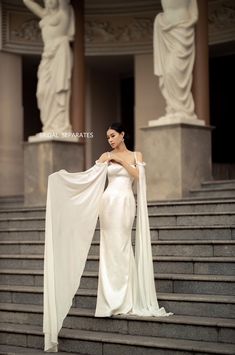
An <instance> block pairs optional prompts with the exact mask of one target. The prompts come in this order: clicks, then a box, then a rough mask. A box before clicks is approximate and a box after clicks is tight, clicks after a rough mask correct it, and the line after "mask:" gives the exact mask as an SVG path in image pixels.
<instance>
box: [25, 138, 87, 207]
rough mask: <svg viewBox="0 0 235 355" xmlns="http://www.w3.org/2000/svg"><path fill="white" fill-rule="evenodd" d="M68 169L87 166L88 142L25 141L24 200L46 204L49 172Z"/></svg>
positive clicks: (36, 203) (27, 202)
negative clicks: (86, 147)
mask: <svg viewBox="0 0 235 355" xmlns="http://www.w3.org/2000/svg"><path fill="white" fill-rule="evenodd" d="M61 169H65V170H67V171H69V172H78V171H83V170H84V146H83V145H82V144H80V143H71V142H61V141H55V140H52V141H48V142H33V143H28V142H25V143H24V197H25V200H24V204H25V205H26V206H43V205H45V204H46V194H47V181H48V176H49V175H50V174H52V173H53V172H55V171H58V170H61Z"/></svg>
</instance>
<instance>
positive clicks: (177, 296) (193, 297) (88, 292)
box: [0, 285, 235, 304]
mask: <svg viewBox="0 0 235 355" xmlns="http://www.w3.org/2000/svg"><path fill="white" fill-rule="evenodd" d="M0 291H9V292H23V293H43V287H41V286H16V285H0ZM76 294H77V295H85V296H96V295H97V290H96V289H91V288H89V289H84V288H79V289H78V290H77V292H76ZM157 297H158V299H159V300H176V301H177V300H180V301H186V302H187V301H190V302H191V301H194V302H208V303H211V302H214V303H230V304H235V296H228V295H210V294H209V295H207V294H193V293H192V294H191V293H164V292H158V293H157Z"/></svg>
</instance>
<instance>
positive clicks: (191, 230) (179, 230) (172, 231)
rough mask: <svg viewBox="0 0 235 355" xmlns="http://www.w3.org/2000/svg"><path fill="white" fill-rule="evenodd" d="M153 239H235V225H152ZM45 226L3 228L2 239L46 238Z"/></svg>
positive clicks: (94, 238) (96, 232)
mask: <svg viewBox="0 0 235 355" xmlns="http://www.w3.org/2000/svg"><path fill="white" fill-rule="evenodd" d="M135 232H136V229H135V227H133V228H132V240H133V241H134V238H135ZM150 233H151V239H152V240H205V239H209V240H211V239H213V240H227V239H229V240H231V239H233V240H234V239H235V225H229V226H224V225H205V226H194V225H192V226H164V227H151V226H150ZM99 236H100V229H99V228H96V230H95V232H94V237H93V240H99ZM44 238H45V229H44V228H1V229H0V240H2V241H4V240H9V241H10V240H29V239H30V240H35V241H37V240H44Z"/></svg>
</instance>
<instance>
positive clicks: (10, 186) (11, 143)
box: [0, 51, 24, 197]
mask: <svg viewBox="0 0 235 355" xmlns="http://www.w3.org/2000/svg"><path fill="white" fill-rule="evenodd" d="M0 78H1V80H0V107H1V114H0V115H1V116H0V172H1V173H0V196H1V197H3V196H23V193H24V180H23V161H24V157H23V149H22V139H23V106H22V61H21V57H20V56H19V55H15V54H9V53H4V52H1V51H0Z"/></svg>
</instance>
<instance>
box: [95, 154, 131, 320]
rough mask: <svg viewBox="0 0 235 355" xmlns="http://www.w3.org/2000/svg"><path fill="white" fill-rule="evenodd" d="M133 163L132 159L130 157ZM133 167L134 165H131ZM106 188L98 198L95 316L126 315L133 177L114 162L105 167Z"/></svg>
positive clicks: (127, 309) (129, 276) (128, 298)
mask: <svg viewBox="0 0 235 355" xmlns="http://www.w3.org/2000/svg"><path fill="white" fill-rule="evenodd" d="M134 158H135V162H136V157H135V154H134ZM131 165H132V166H133V167H134V166H135V165H134V164H131ZM107 175H108V186H107V188H106V190H105V191H104V193H103V195H102V198H101V205H100V211H99V220H100V260H99V280H98V291H97V304H96V310H95V316H96V317H105V316H107V317H108V316H110V315H111V314H121V313H128V312H129V311H130V310H131V308H132V303H133V295H132V290H133V283H134V281H135V271H136V270H135V259H134V253H133V248H132V243H131V231H132V226H133V222H134V218H135V213H136V203H135V197H134V193H133V189H132V184H133V181H134V177H132V176H131V175H130V174H129V173H128V171H127V170H126V169H125V168H124V167H123V166H122V165H120V164H118V163H112V162H110V164H109V165H108V172H107Z"/></svg>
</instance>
